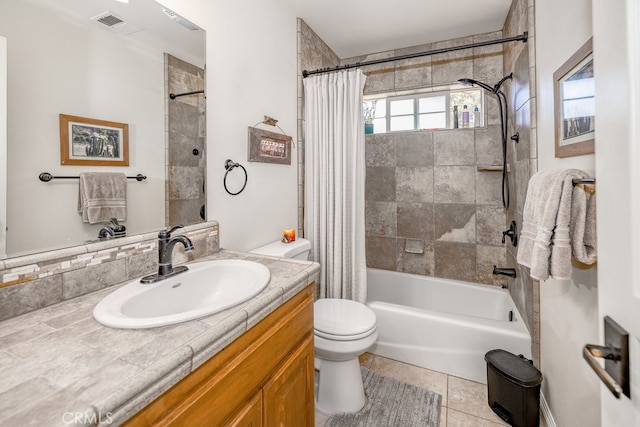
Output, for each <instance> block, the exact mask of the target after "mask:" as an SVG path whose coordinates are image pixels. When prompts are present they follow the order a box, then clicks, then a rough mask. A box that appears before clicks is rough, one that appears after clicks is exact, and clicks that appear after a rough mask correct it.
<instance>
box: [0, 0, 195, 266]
mask: <svg viewBox="0 0 640 427" xmlns="http://www.w3.org/2000/svg"><path fill="white" fill-rule="evenodd" d="M0 37H4V38H6V43H7V49H6V50H7V55H6V56H7V113H6V116H7V129H6V132H7V139H6V144H7V146H6V150H7V169H6V170H2V171H0V173H1V174H3V175H4V174H6V183H7V203H6V206H0V209H6V213H5V215H6V225H5V224H4V223H3V224H0V226H1V227H5V226H6V242H2V241H0V246H1V247H0V259H2V258H8V257H12V256H20V255H25V254H29V253H35V252H41V251H46V250H53V249H59V248H64V247H69V246H75V245H78V244H83V243H86V242H87V241H93V240H96V239H97V237H98V232H99V230H100V228H101V226H100V225H89V224H86V223H83V222H82V218H81V216H80V215H79V214H78V211H77V200H78V180H77V179H62V178H60V179H56V178H54V179H53V180H51V181H49V182H42V181H40V180H39V179H38V176H39V175H40V174H41V173H43V172H48V173H50V174H52V175H53V176H54V177H62V176H70V177H75V176H78V174H79V173H80V172H122V173H125V174H126V175H127V176H136V175H137V174H142V175H145V176H146V177H147V178H146V180H144V181H141V182H139V181H136V180H135V179H129V180H127V182H128V184H127V204H128V206H127V208H128V217H127V221H125V225H126V228H127V235H128V236H131V235H135V234H141V233H145V232H150V231H154V230H159V229H162V228H164V227H165V225H166V222H167V221H169V220H168V218H169V216H168V215H169V214H168V212H166V211H168V210H169V209H165V206H168V205H169V204H168V202H167V201H166V199H165V197H168V196H165V193H167V194H168V193H170V192H171V189H170V188H169V187H170V185H167V184H166V177H165V174H166V173H167V171H171V167H172V165H171V164H169V163H168V161H169V160H168V157H171V156H166V153H167V152H169V149H168V148H167V147H165V140H166V139H167V135H168V132H167V129H168V126H165V116H166V115H168V114H169V113H170V111H171V108H172V107H171V106H170V105H169V102H176V103H180V104H174V105H182V106H187V107H188V106H189V105H195V104H200V105H202V106H204V97H203V96H202V95H195V96H191V97H184V98H180V99H176V100H173V101H172V100H169V97H168V96H167V93H166V92H167V91H168V88H169V87H171V86H170V83H167V80H166V79H167V78H168V79H171V78H172V76H173V78H176V75H177V74H176V73H175V72H173V73H172V72H171V67H172V66H173V65H172V64H175V63H176V60H175V58H178V59H179V61H178V62H180V63H184V64H187V66H188V67H192V68H193V69H194V70H196V69H198V70H200V69H203V68H204V63H205V58H204V54H205V32H204V31H203V30H202V29H200V28H198V27H195V26H194V25H193V24H191V23H190V22H189V21H186V20H184V19H182V18H181V17H180V16H178V15H176V14H174V13H172V12H171V11H168V10H166V9H164V8H163V6H162V5H160V4H159V3H156V2H155V1H153V0H130V1H129V2H128V3H127V2H125V1H124V0H119V1H116V0H20V1H10V2H3V4H2V7H1V10H0ZM165 54H168V55H165ZM171 61H173V63H172V62H171ZM181 76H182V75H178V78H176V80H181V81H178V82H177V84H176V85H175V86H174V87H177V88H179V89H181V88H183V87H184V89H185V90H184V91H187V90H188V89H191V90H194V89H203V87H199V88H193V87H191V88H189V87H188V86H189V83H190V82H189V81H187V80H189V79H188V78H183V79H181V78H180V77H181ZM200 77H201V78H202V80H203V79H204V74H203V73H200ZM187 98H188V99H187ZM173 110H174V112H176V111H177V113H176V114H185V113H184V111H186V110H188V108H175V107H173ZM60 114H65V115H72V116H80V117H87V118H91V119H97V120H104V121H109V122H118V123H125V124H127V125H128V128H129V157H130V159H129V160H130V161H129V166H127V167H117V166H63V165H61V161H60V130H59V116H60ZM201 116H202V117H197V118H196V119H195V120H196V122H197V121H200V122H202V121H203V120H204V115H203V114H202V115H201ZM202 127H203V126H202ZM3 130H4V129H0V131H3ZM193 139H198V140H199V141H194V142H193V144H192V143H191V141H190V142H189V149H188V152H189V155H191V154H190V153H191V152H192V151H193V152H196V148H197V147H199V148H200V150H198V152H200V153H201V152H202V151H203V150H202V148H203V147H201V146H202V145H203V144H204V135H198V134H197V132H196V134H195V135H194V138H193ZM198 144H200V145H198ZM1 148H3V147H0V149H1ZM1 155H4V153H3V154H1ZM175 157H179V156H174V158H175ZM200 157H201V158H200V159H199V165H200V167H204V158H203V156H202V154H201V156H200ZM177 161H178V162H179V161H180V160H179V159H178V160H177ZM0 182H2V181H1V180H0ZM165 187H166V189H165ZM202 187H203V186H202V182H200V191H202ZM2 205H4V204H2ZM197 212H198V214H197V215H194V216H193V218H197V219H200V218H199V212H200V205H198V206H197ZM2 218H3V215H0V220H1V219H2ZM184 225H187V223H185V224H184ZM0 240H1V239H0Z"/></svg>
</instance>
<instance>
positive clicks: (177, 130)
mask: <svg viewBox="0 0 640 427" xmlns="http://www.w3.org/2000/svg"><path fill="white" fill-rule="evenodd" d="M165 67H166V72H165V76H166V82H165V84H166V93H167V96H166V98H165V99H166V100H165V102H166V103H167V105H166V106H165V107H166V108H165V111H166V112H167V113H166V114H167V116H166V128H165V129H166V133H165V138H166V141H165V143H166V147H167V149H166V156H165V158H166V159H167V169H166V176H167V181H166V188H165V194H166V202H165V203H166V207H165V217H166V221H165V224H166V226H167V227H171V226H174V225H177V224H196V223H199V222H202V221H204V218H202V217H201V216H200V210H201V209H203V207H204V206H205V188H204V185H205V184H204V179H205V178H204V177H205V172H206V171H205V167H206V163H205V162H206V159H205V137H206V122H205V97H204V95H202V94H195V95H187V96H181V97H178V98H176V99H170V98H169V96H168V94H169V93H176V94H179V93H185V92H193V91H197V90H203V89H204V70H203V69H202V68H198V67H196V66H194V65H191V64H189V63H187V62H185V61H182V60H181V59H178V58H176V57H174V56H171V55H169V54H165ZM205 218H206V217H205Z"/></svg>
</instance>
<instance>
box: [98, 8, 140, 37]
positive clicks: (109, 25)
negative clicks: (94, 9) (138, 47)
mask: <svg viewBox="0 0 640 427" xmlns="http://www.w3.org/2000/svg"><path fill="white" fill-rule="evenodd" d="M90 19H91V20H92V21H95V22H96V23H98V24H99V25H100V26H101V27H102V28H106V29H109V30H111V31H114V32H116V33H120V34H124V35H129V34H133V33H136V32H138V31H141V30H142V29H143V28H142V27H139V26H137V25H135V24H132V23H130V22H126V21H125V20H124V18H122V17H120V16H118V15H116V14H114V13H112V12H109V11H107V12H102V13H101V14H99V15H96V16H93V17H91V18H90Z"/></svg>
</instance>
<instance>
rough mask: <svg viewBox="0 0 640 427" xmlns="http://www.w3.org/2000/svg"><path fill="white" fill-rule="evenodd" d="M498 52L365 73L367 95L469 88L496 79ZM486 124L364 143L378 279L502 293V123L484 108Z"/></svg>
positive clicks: (493, 109) (491, 100)
mask: <svg viewBox="0 0 640 427" xmlns="http://www.w3.org/2000/svg"><path fill="white" fill-rule="evenodd" d="M501 37H502V32H493V33H488V34H480V35H476V36H473V37H466V38H461V39H455V40H448V41H445V42H439V43H433V44H428V45H421V46H415V47H412V48H408V49H398V50H394V51H387V52H381V53H377V54H373V55H368V56H365V57H357V58H349V59H344V60H343V61H342V62H343V63H353V62H361V61H367V60H372V59H378V58H385V57H391V56H398V55H405V54H409V53H414V52H420V51H429V50H434V49H439V48H443V47H448V46H458V45H463V44H470V43H475V42H478V41H484V40H490V39H496V38H501ZM502 61H503V46H502V45H494V46H488V47H482V48H474V49H469V50H463V51H459V52H451V53H445V54H440V55H433V56H427V57H421V58H416V59H411V60H405V61H399V62H394V63H387V64H380V65H375V66H369V67H364V68H363V70H364V72H365V74H366V75H367V83H366V85H365V95H370V94H378V93H394V92H400V91H403V92H404V91H412V90H416V91H418V90H420V89H425V88H431V87H434V86H442V85H447V84H450V83H454V82H457V80H458V79H461V78H473V79H476V80H481V81H484V82H487V83H489V84H492V85H493V84H494V83H496V82H497V81H498V80H500V79H501V78H502V77H503V62H502ZM483 114H485V123H487V125H486V126H485V127H481V128H475V129H457V130H453V129H451V130H437V131H409V132H394V133H388V134H373V135H367V136H366V161H367V180H366V196H365V197H366V234H367V236H366V244H367V265H368V266H369V267H375V268H381V269H385V270H395V271H404V272H409V273H414V274H421V275H428V276H436V277H443V278H452V279H461V280H467V281H471V282H478V283H488V284H496V285H501V284H506V278H505V277H504V276H493V275H492V270H493V266H494V265H497V266H501V267H504V266H506V265H505V264H506V250H505V246H504V245H503V244H502V242H501V239H502V231H503V230H504V224H505V211H504V210H503V208H502V205H501V193H500V186H501V172H500V171H484V170H482V169H484V168H485V167H487V166H496V165H501V163H502V148H501V142H500V139H501V132H500V118H499V112H498V104H497V101H496V98H495V97H494V96H492V95H488V94H487V96H486V98H485V111H484V112H483Z"/></svg>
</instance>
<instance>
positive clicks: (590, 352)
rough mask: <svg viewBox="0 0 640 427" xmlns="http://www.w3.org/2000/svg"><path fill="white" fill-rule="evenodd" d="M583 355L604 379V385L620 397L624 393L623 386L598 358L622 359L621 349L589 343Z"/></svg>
mask: <svg viewBox="0 0 640 427" xmlns="http://www.w3.org/2000/svg"><path fill="white" fill-rule="evenodd" d="M582 356H583V357H584V359H585V360H586V361H587V363H588V364H589V366H591V369H593V370H594V371H595V372H596V374H597V375H598V377H599V378H600V379H601V380H602V382H603V383H604V385H606V386H607V388H608V389H609V390H610V391H611V393H613V395H614V396H615V397H616V398H618V399H620V395H621V394H622V387H621V386H620V384H618V383H617V382H616V380H614V379H613V377H612V376H611V375H610V374H609V373H608V372H607V371H606V370H605V369H604V368H603V367H602V366H601V365H600V364H599V363H598V361H597V360H596V357H597V358H602V359H606V360H614V361H620V360H621V359H622V357H621V356H620V350H619V349H616V348H613V347H603V346H600V345H594V344H587V345H585V346H584V348H583V349H582Z"/></svg>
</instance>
